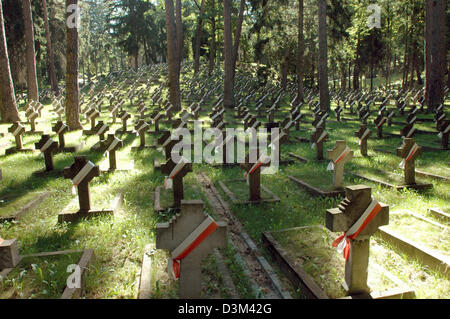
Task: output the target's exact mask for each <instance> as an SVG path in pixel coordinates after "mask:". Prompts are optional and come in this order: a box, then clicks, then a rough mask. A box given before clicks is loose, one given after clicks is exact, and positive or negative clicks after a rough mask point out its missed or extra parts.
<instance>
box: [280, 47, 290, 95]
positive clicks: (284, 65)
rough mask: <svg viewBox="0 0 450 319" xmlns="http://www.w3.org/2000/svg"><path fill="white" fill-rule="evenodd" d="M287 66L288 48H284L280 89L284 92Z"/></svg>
mask: <svg viewBox="0 0 450 319" xmlns="http://www.w3.org/2000/svg"><path fill="white" fill-rule="evenodd" d="M288 66H289V48H286V49H285V51H284V59H283V66H282V73H281V88H282V89H283V91H286V85H287V74H288Z"/></svg>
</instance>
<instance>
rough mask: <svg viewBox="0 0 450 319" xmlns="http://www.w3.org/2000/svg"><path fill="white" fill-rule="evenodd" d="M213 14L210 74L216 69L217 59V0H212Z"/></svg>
mask: <svg viewBox="0 0 450 319" xmlns="http://www.w3.org/2000/svg"><path fill="white" fill-rule="evenodd" d="M212 11H213V16H212V18H211V33H212V34H211V45H210V50H209V75H211V74H212V72H213V70H214V64H215V59H216V1H215V0H212Z"/></svg>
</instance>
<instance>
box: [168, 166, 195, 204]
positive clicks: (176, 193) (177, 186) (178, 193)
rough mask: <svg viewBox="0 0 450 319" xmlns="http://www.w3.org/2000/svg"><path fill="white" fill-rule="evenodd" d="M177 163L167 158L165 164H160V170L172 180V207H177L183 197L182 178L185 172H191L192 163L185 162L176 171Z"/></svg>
mask: <svg viewBox="0 0 450 319" xmlns="http://www.w3.org/2000/svg"><path fill="white" fill-rule="evenodd" d="M176 167H177V164H176V163H175V162H174V161H173V160H172V158H169V159H168V160H167V161H166V163H165V164H163V165H162V166H161V171H162V172H163V173H164V174H167V176H168V178H170V179H171V180H172V189H173V207H174V208H179V207H180V203H181V200H182V199H184V190H183V178H184V177H185V176H186V175H187V173H190V172H192V163H186V164H185V165H184V166H183V167H182V168H181V169H180V170H179V171H176Z"/></svg>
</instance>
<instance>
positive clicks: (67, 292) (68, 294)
mask: <svg viewBox="0 0 450 319" xmlns="http://www.w3.org/2000/svg"><path fill="white" fill-rule="evenodd" d="M76 253H82V255H81V257H80V259H79V260H78V262H77V264H76V265H77V266H78V267H80V270H81V273H80V275H81V285H80V287H79V288H69V287H67V286H66V288H65V289H64V291H63V293H62V295H61V298H60V299H73V298H80V297H82V296H83V294H84V290H85V286H86V280H85V279H86V275H87V272H88V270H89V268H88V266H89V265H90V264H92V263H93V261H94V258H95V254H94V250H93V249H85V250H64V251H55V252H44V253H37V254H30V255H23V256H19V258H20V259H19V262H18V264H17V266H18V265H20V263H21V261H22V260H23V259H25V258H28V257H48V256H56V255H69V254H76ZM17 266H16V267H17ZM14 269H15V268H7V269H3V270H2V271H1V272H0V278H2V279H5V278H7V276H8V274H9V273H11V272H12V271H13V270H14Z"/></svg>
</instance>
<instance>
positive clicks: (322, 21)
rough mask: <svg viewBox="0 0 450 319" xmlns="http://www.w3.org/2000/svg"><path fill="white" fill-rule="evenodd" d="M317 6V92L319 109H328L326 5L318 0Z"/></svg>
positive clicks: (323, 0)
mask: <svg viewBox="0 0 450 319" xmlns="http://www.w3.org/2000/svg"><path fill="white" fill-rule="evenodd" d="M318 4H319V91H320V109H321V110H323V111H328V110H329V109H330V92H329V88H328V45H327V3H326V0H318Z"/></svg>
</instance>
